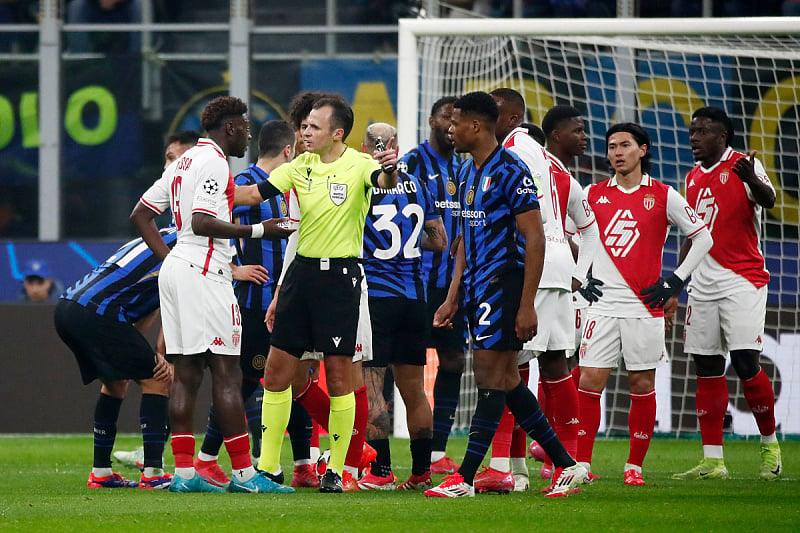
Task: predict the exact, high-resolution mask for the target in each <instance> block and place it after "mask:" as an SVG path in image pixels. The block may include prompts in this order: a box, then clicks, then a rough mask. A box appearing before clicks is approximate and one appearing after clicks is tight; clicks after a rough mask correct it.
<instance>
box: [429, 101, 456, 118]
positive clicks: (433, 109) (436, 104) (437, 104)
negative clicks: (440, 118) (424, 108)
mask: <svg viewBox="0 0 800 533" xmlns="http://www.w3.org/2000/svg"><path fill="white" fill-rule="evenodd" d="M455 101H456V97H455V96H442V97H441V98H439V99H438V100H436V101H435V102H434V103H433V105H432V106H431V116H434V115H436V113H438V112H439V110H440V109H441V108H443V107H444V106H446V105H447V104H453V103H455Z"/></svg>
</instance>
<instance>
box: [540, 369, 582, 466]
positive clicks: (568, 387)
mask: <svg viewBox="0 0 800 533" xmlns="http://www.w3.org/2000/svg"><path fill="white" fill-rule="evenodd" d="M542 385H543V386H544V389H545V394H546V396H547V404H548V406H558V408H557V409H555V408H553V409H551V410H552V414H551V413H550V412H548V411H547V410H546V411H545V414H546V415H547V419H548V420H551V416H552V424H553V429H555V431H556V435H558V438H559V439H560V440H561V443H562V444H563V445H564V447H565V448H566V449H567V451H568V452H569V454H570V455H572V456H573V457H575V456H576V455H577V454H578V423H579V417H578V412H579V407H578V390H577V389H576V388H575V383H574V382H573V381H572V377H571V376H569V375H567V376H565V377H563V378H561V379H558V380H546V381H544V382H543V383H542Z"/></svg>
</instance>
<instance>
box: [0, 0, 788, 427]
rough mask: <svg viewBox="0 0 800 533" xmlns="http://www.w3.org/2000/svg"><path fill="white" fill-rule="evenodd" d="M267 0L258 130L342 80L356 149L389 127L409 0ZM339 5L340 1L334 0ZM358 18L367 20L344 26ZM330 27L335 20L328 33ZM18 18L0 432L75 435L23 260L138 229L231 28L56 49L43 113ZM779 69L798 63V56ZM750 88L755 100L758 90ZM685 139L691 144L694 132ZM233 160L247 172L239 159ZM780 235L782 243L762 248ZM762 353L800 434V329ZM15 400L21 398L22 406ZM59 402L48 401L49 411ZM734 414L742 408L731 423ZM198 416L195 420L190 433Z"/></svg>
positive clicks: (215, 75)
mask: <svg viewBox="0 0 800 533" xmlns="http://www.w3.org/2000/svg"><path fill="white" fill-rule="evenodd" d="M45 3H47V2H43V4H45ZM623 3H624V2H623ZM707 3H708V2H706V3H704V4H707ZM217 4H218V3H214V2H196V3H193V5H192V7H191V8H189V7H188V6H184V9H183V12H184V13H183V20H180V21H179V22H187V23H190V24H192V23H194V24H205V23H207V22H208V21H211V20H214V21H216V22H217V23H219V22H221V21H224V20H225V18H226V17H228V16H229V15H230V10H229V9H228V8H227V7H225V8H221V7H219V6H218V5H217ZM236 4H247V2H234V5H236ZM269 4H270V7H269V8H265V7H263V6H261V3H260V2H252V6H251V10H250V15H249V19H248V20H250V22H251V23H252V25H253V26H252V29H253V31H252V32H251V36H250V41H249V43H248V47H249V52H248V55H249V57H250V58H251V61H250V66H249V73H248V75H249V80H250V84H249V85H250V110H251V111H250V115H251V119H252V121H253V132H254V134H255V133H256V132H257V131H258V126H260V124H261V123H263V122H265V121H267V120H271V119H275V118H283V117H284V116H285V110H286V107H287V106H288V102H289V100H290V99H291V97H292V96H293V95H294V94H296V93H297V92H299V91H301V90H305V89H325V90H330V91H336V92H340V93H341V94H343V95H344V96H345V97H346V98H347V99H348V100H349V101H350V102H351V103H352V105H353V108H354V111H355V115H356V124H355V127H354V129H353V134H352V135H351V138H350V139H349V141H350V144H351V145H354V146H357V145H358V143H359V142H360V139H359V138H360V135H361V132H363V130H364V128H365V127H366V125H367V124H368V123H370V122H374V121H385V122H390V123H397V116H396V113H397V55H396V52H395V51H394V47H395V45H396V29H395V27H393V26H392V24H393V22H394V20H393V19H394V18H396V15H397V14H398V13H403V12H405V11H403V10H407V9H408V5H407V4H406V3H403V2H387V3H386V4H387V5H391V6H395V11H394V12H389V13H388V14H385V13H383V12H381V13H376V11H375V3H374V2H368V1H366V0H364V1H361V2H353V3H350V2H339V3H338V4H339V5H338V8H337V9H336V15H335V16H333V19H334V20H331V17H330V12H329V11H326V9H325V2H314V1H312V2H306V3H304V5H303V6H295V5H291V4H290V3H289V2H282V1H279V2H270V3H269ZM333 4H334V5H335V6H336V2H334V3H333ZM426 4H428V3H426ZM767 4H769V3H767ZM516 5H517V3H514V6H516ZM770 6H771V7H774V6H772V4H769V5H768V6H767V7H764V9H768V8H771V7H770ZM370 10H372V11H370ZM640 14H641V13H640ZM645 14H646V13H645ZM739 14H759V13H739ZM367 22H369V23H370V24H365V25H363V26H357V25H356V26H353V27H350V28H349V29H348V27H347V25H348V24H355V23H367ZM337 23H338V26H337ZM325 24H328V25H329V26H328V28H329V29H331V28H334V29H335V31H333V30H332V33H328V34H325V33H323V31H322V30H323V29H324V28H323V27H322V26H323V25H325ZM292 28H297V31H294V32H293V31H291V30H292ZM300 28H302V29H300ZM0 29H1V28H0ZM6 29H8V27H7V28H6ZM12 29H16V30H17V31H16V32H14V33H10V32H0V36H3V37H7V36H9V35H11V36H16V37H17V39H16V40H14V41H9V40H7V39H5V38H4V39H3V40H2V42H3V44H4V45H6V44H7V43H8V42H11V43H12V44H9V45H8V46H7V48H5V49H2V50H1V51H0V190H2V194H0V245H1V246H0V301H2V302H6V303H3V304H0V331H2V339H3V342H2V346H3V347H2V350H1V351H2V353H3V360H4V361H5V362H6V382H7V383H8V385H7V386H3V387H2V388H0V401H2V402H5V403H6V405H17V406H18V408H17V409H8V410H4V412H2V413H0V433H19V432H23V433H24V432H83V431H85V429H86V427H87V413H89V412H90V409H91V406H92V403H93V399H94V397H95V394H96V390H95V388H94V387H91V386H90V387H80V385H79V384H78V383H79V381H78V379H79V378H78V372H77V368H76V367H75V365H74V363H73V361H72V356H71V355H70V354H69V352H68V351H67V350H66V348H65V347H64V346H63V345H62V344H61V343H60V341H59V340H58V338H57V337H56V335H55V333H54V332H53V331H52V327H51V315H52V308H51V307H49V306H25V305H19V304H16V303H15V302H16V300H17V299H18V296H19V291H20V278H21V275H20V268H21V265H22V264H24V262H25V261H26V260H28V259H32V258H40V259H45V260H47V261H48V263H49V264H50V267H51V270H52V272H53V275H54V277H56V278H58V279H60V280H61V281H62V282H63V283H64V284H65V285H69V284H71V283H73V282H74V281H75V280H77V279H78V278H79V277H81V276H82V275H83V274H85V273H86V272H87V271H88V270H89V269H90V268H91V267H93V266H95V265H96V264H97V262H98V261H101V260H102V259H104V258H105V257H107V256H108V255H110V253H111V252H113V251H114V250H115V249H116V248H117V247H118V246H119V245H120V244H121V243H122V242H124V241H125V240H127V239H128V238H130V237H132V231H131V228H130V226H129V224H128V220H127V215H128V213H129V212H130V210H131V208H132V206H133V205H134V204H135V202H136V200H137V199H138V196H139V195H140V194H141V192H142V191H143V190H144V189H146V187H147V186H148V185H149V184H150V183H151V182H152V181H153V180H154V179H155V178H157V177H158V175H159V174H160V169H161V166H162V164H163V146H162V141H163V138H164V135H165V134H166V133H168V132H171V131H176V130H181V129H190V128H198V123H199V112H200V111H201V110H202V109H203V107H204V105H205V103H207V102H208V101H209V100H210V99H211V98H213V97H215V96H218V95H221V94H227V91H228V84H229V83H230V68H229V67H230V65H229V63H228V60H227V59H228V52H229V50H230V48H231V47H232V46H233V45H232V39H229V35H228V31H227V26H225V27H224V28H222V29H214V28H211V29H210V30H209V31H203V32H187V31H181V30H180V29H177V30H175V29H172V28H170V31H158V32H152V33H151V41H150V42H151V43H152V46H151V47H150V48H148V49H147V50H145V53H143V54H139V53H126V52H115V53H103V52H102V51H97V52H90V53H72V52H70V51H69V50H65V53H64V54H63V55H62V56H61V70H62V79H61V86H60V89H59V90H60V98H59V99H60V106H61V117H40V116H39V99H38V95H39V94H40V92H41V87H40V85H41V84H42V83H43V80H42V74H41V72H40V65H39V57H38V54H37V52H36V42H37V38H38V37H37V35H38V28H37V27H36V26H31V25H23V26H19V27H18V28H12ZM303 32H306V33H305V34H301V33H303ZM113 35H120V36H122V35H126V34H125V33H121V34H117V33H115V34H113ZM670 68H675V67H674V66H672V65H669V64H665V65H662V67H661V71H662V73H663V74H664V75H665V76H668V75H669V70H670ZM786 70H787V72H788V73H789V74H792V72H791V70H792V65H791V64H789V65H787V66H786ZM725 72H726V73H727V74H728V75H730V77H729V78H727V79H723V77H720V78H719V79H711V80H710V83H708V84H707V85H706V88H707V90H708V93H707V94H706V95H704V96H707V97H709V98H710V99H711V100H712V102H710V103H713V98H714V96H715V94H716V93H715V91H721V90H722V88H723V87H724V86H726V85H729V84H732V83H733V84H736V86H737V87H740V88H741V89H742V90H745V91H746V90H748V87H750V85H749V84H748V81H749V80H744V79H739V78H737V73H736V72H735V69H729V70H725ZM770 75H775V74H774V73H772V74H770ZM757 96H758V95H755V96H754V98H752V99H751V100H752V101H757ZM667 118H669V117H667ZM588 127H589V129H590V130H592V129H598V130H599V129H602V128H604V125H603V124H595V123H590V124H588ZM737 129H738V131H740V132H742V131H746V129H747V124H738V125H737ZM43 130H49V132H52V131H53V130H57V131H58V132H59V135H60V139H61V157H60V173H61V176H60V206H61V207H60V208H61V216H60V217H59V221H58V223H59V226H60V229H59V238H58V239H57V240H55V241H52V240H48V241H47V242H44V241H42V240H39V236H40V235H41V230H42V228H40V227H39V224H40V220H42V217H41V216H40V213H39V208H38V198H39V183H40V178H41V175H40V174H41V173H40V172H39V146H40V142H41V137H42V136H41V132H42V131H43ZM796 131H797V130H795V132H796ZM684 135H685V133H684ZM684 141H688V135H687V137H686V139H684ZM404 148H405V149H408V148H410V146H409V147H404ZM590 150H591V151H593V152H594V153H596V154H602V153H603V151H604V150H603V148H602V146H592V147H590ZM252 153H253V151H252V150H251V154H252ZM655 160H656V161H658V162H659V166H658V167H657V168H656V171H655V174H656V175H657V176H658V177H660V178H662V179H664V180H665V181H667V182H668V183H670V184H671V185H673V186H679V176H681V175H682V174H684V173H685V171H686V169H687V164H688V163H687V161H686V160H682V161H675V160H670V159H668V158H659V157H658V154H656V156H655ZM236 164H237V165H240V166H239V168H241V165H242V163H241V162H237V163H236ZM789 165H790V167H791V165H792V162H789ZM793 165H794V166H793V168H794V169H795V172H794V174H793V176H792V177H790V176H782V179H784V180H786V179H790V180H793V181H792V187H793V189H794V190H795V191H796V189H797V173H796V169H797V160H795V161H794V162H793ZM583 178H584V181H585V180H587V179H589V177H588V176H583ZM779 222H781V221H779ZM781 231H782V232H783V233H784V235H788V236H789V237H790V239H789V240H784V242H782V243H775V242H772V243H767V247H768V250H767V255H768V256H769V257H774V258H776V259H771V260H772V261H779V262H780V264H768V268H769V269H770V270H771V271H772V272H780V275H779V276H777V277H773V280H772V281H771V286H772V285H773V284H779V285H780V286H781V290H780V291H775V292H773V293H771V296H770V306H771V311H770V312H771V313H777V312H779V311H778V309H779V308H780V312H783V313H794V315H795V317H794V319H793V320H790V321H788V323H793V324H797V323H798V320H797V318H796V314H797V298H798V290H797V278H798V271H797V256H798V250H797V221H796V220H790V221H786V222H785V223H783V224H782V230H781ZM777 246H780V247H781V248H780V249H779V250H770V249H769V247H777ZM674 253H675V250H674V247H673V248H672V249H671V250H668V255H667V257H668V259H667V260H666V262H667V263H669V261H670V259H669V257H674ZM784 258H788V259H789V260H788V261H784ZM672 260H673V261H674V259H672ZM787 265H788V267H787ZM778 294H779V296H776V295H778ZM779 306H780V307H779ZM768 323H769V321H768ZM677 338H678V339H680V330H679V331H678V334H677ZM670 348H671V349H672V352H673V355H675V354H676V353H679V352H680V351H681V350H680V344H679V342H678V343H675V344H673V345H671V346H670ZM764 356H765V357H764V363H765V368H766V369H767V370H768V372H769V373H770V375H771V376H772V377H774V378H775V379H774V380H773V383H774V384H775V389H776V415H777V417H778V424H779V427H780V429H779V432H781V433H782V434H784V435H786V434H788V435H800V413H799V412H797V409H795V412H792V410H791V409H790V408H789V406H791V405H794V406H797V405H800V386H798V385H797V384H796V382H797V381H800V361H799V360H800V335H798V332H797V331H796V330H793V331H778V330H774V329H773V330H772V331H769V336H768V337H767V338H766V339H765V353H764ZM687 364H688V363H686V361H685V359H684V360H681V359H680V358H676V360H675V361H674V363H673V368H672V377H670V376H669V375H667V376H666V378H665V379H667V380H670V379H671V380H672V381H673V383H672V389H673V390H675V389H678V390H680V389H681V388H682V386H683V385H682V383H677V384H676V383H675V376H685V375H687V373H688V369H687V368H685V367H686V365H687ZM42 385H44V387H41V386H42ZM31 386H34V387H37V388H39V387H41V388H40V393H39V394H38V395H37V396H36V397H35V398H30V395H29V394H26V391H29V390H30V388H31ZM622 388H623V389H624V388H625V387H624V386H623V387H622ZM795 389H797V390H795ZM136 394H138V391H133V389H132V396H133V397H132V398H131V400H130V401H128V402H125V408H124V412H123V415H122V424H121V425H122V428H121V429H122V430H124V431H136V429H137V424H138V423H137V420H136V416H137V415H136V409H137V407H136V406H137V401H136V398H135V395H136ZM20 398H25V400H24V401H22V402H20V400H19V399H20ZM673 401H674V400H673ZM662 403H663V402H662ZM666 403H667V406H666V414H662V415H660V422H661V424H662V430H663V427H664V426H667V427H668V428H669V429H668V430H667V432H671V431H672V429H673V428H672V426H673V425H674V423H673V422H672V421H671V420H670V423H668V424H665V422H666V419H665V417H670V414H669V413H670V412H671V411H672V409H671V408H674V406H670V405H669V403H670V402H669V401H668V402H666ZM54 404H55V405H57V406H58V407H57V408H56V409H53V408H52V406H53V405H54ZM731 407H732V409H731V415H732V424H731V428H730V429H734V430H736V432H737V433H738V434H741V435H747V434H752V433H753V428H752V427H750V426H752V425H753V424H749V425H748V424H747V420H749V419H750V417H749V415H748V414H747V412H746V405H744V404H737V403H736V401H734V402H733V404H732V406H731ZM739 408H741V409H743V410H740V409H739ZM198 416H199V415H198ZM689 418H691V417H689ZM737 419H741V424H740V425H739V426H738V427H737V424H736V420H737ZM203 425H204V422H203V420H202V417H200V416H199V418H198V425H197V427H198V429H199V428H202V427H203ZM686 429H687V430H688V431H691V430H692V428H691V427H689V428H686Z"/></svg>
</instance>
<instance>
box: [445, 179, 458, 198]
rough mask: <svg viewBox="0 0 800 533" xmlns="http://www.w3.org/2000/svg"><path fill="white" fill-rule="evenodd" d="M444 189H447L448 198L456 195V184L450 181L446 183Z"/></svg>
mask: <svg viewBox="0 0 800 533" xmlns="http://www.w3.org/2000/svg"><path fill="white" fill-rule="evenodd" d="M445 188H446V189H447V194H449V195H450V196H453V195H454V194H455V193H456V184H455V183H454V182H453V181H451V180H448V181H447V185H445Z"/></svg>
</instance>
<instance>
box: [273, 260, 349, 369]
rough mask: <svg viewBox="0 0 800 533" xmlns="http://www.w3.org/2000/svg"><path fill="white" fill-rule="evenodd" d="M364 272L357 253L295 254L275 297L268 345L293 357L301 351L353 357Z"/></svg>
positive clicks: (300, 354) (298, 355)
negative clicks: (328, 255) (329, 255)
mask: <svg viewBox="0 0 800 533" xmlns="http://www.w3.org/2000/svg"><path fill="white" fill-rule="evenodd" d="M363 277H364V271H363V269H362V268H361V265H360V264H359V262H358V258H356V257H346V258H330V259H328V258H325V259H320V258H309V257H303V256H301V255H297V256H295V258H294V261H292V263H291V264H290V265H289V268H288V269H287V270H286V276H285V277H284V280H283V285H281V292H280V296H278V305H277V307H276V309H275V326H274V327H273V328H272V340H271V342H272V345H273V346H275V347H276V348H280V349H281V350H284V351H286V352H288V353H290V354H292V355H294V356H295V357H301V356H302V355H303V352H305V351H318V352H322V353H324V354H326V355H349V356H352V355H353V354H354V353H355V348H356V332H357V330H358V315H359V302H360V300H361V279H362V278H363Z"/></svg>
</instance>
